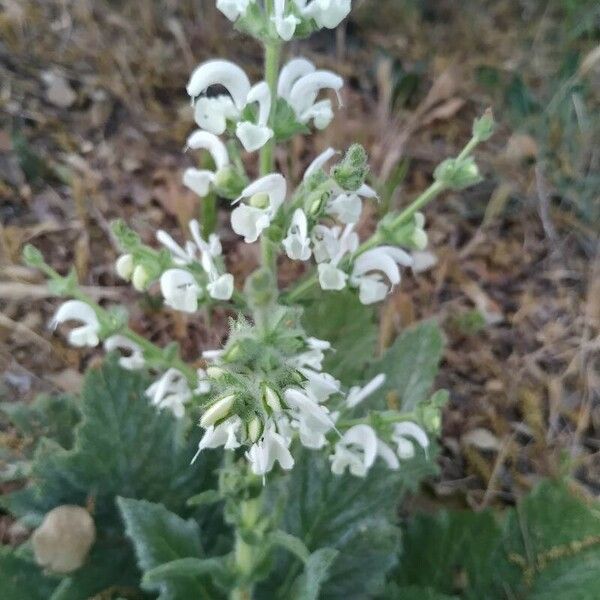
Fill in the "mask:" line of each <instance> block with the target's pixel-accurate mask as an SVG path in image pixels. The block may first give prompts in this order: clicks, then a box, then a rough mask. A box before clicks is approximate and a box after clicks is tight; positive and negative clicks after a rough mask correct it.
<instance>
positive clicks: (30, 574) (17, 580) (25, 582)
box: [0, 547, 56, 600]
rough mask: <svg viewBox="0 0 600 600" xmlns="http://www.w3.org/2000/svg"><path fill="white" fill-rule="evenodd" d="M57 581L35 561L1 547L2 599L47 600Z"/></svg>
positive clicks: (0, 583) (0, 587)
mask: <svg viewBox="0 0 600 600" xmlns="http://www.w3.org/2000/svg"><path fill="white" fill-rule="evenodd" d="M55 587H56V581H53V580H52V579H49V578H47V577H45V576H44V575H43V574H42V571H41V570H40V568H39V567H38V566H37V565H36V564H35V563H33V562H30V561H28V560H26V559H24V558H21V557H19V556H17V555H16V554H15V553H14V552H11V551H10V550H9V549H8V548H5V547H0V598H2V600H24V599H27V600H46V598H50V596H51V595H52V590H53V589H54V588H55Z"/></svg>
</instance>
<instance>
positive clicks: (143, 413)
mask: <svg viewBox="0 0 600 600" xmlns="http://www.w3.org/2000/svg"><path fill="white" fill-rule="evenodd" d="M147 384H148V382H147V381H146V379H145V378H144V377H143V376H142V375H140V374H137V373H132V372H130V371H125V370H123V369H121V368H120V367H119V366H118V365H117V364H116V361H115V360H114V359H111V360H107V361H106V362H105V363H104V364H103V365H102V366H101V367H100V368H98V369H92V370H90V371H88V373H87V375H86V378H85V382H84V387H83V391H82V397H81V401H80V404H81V413H82V421H81V423H80V424H79V426H78V427H77V429H76V433H75V442H74V445H73V447H72V448H71V449H70V450H66V449H64V448H62V447H61V446H60V445H59V444H57V443H56V442H53V441H51V440H48V439H45V438H44V439H42V440H41V442H40V443H39V444H38V447H37V448H36V452H35V455H34V462H33V465H32V482H31V484H30V485H29V486H28V487H27V488H25V489H23V490H20V491H17V492H14V493H13V494H10V495H8V496H5V497H3V498H1V499H0V502H1V503H2V504H3V505H4V506H6V507H7V508H8V509H9V510H10V511H11V512H13V513H14V514H16V515H17V516H19V517H25V519H26V521H27V522H29V523H30V524H32V525H36V524H37V523H38V522H39V521H40V520H41V519H42V518H43V516H44V514H46V513H47V512H48V511H49V510H51V509H52V508H54V507H56V506H59V505H61V504H77V505H80V506H85V505H86V503H87V502H88V501H89V500H93V502H94V507H95V519H96V520H97V521H99V522H101V523H102V522H103V521H106V522H108V523H112V524H113V525H114V524H118V523H119V519H118V515H117V510H116V507H115V497H116V496H117V495H122V496H127V497H132V498H146V499H148V500H152V501H161V502H163V503H164V504H165V505H167V506H168V507H169V508H172V509H174V510H179V509H181V508H183V506H184V503H185V499H186V498H188V497H189V496H191V495H193V494H194V493H197V492H199V491H200V490H202V489H203V488H204V489H206V488H208V487H212V486H210V485H209V484H208V483H207V482H208V480H209V478H210V477H212V473H211V468H210V466H209V464H210V463H208V462H207V461H214V459H215V456H212V457H209V454H208V453H207V454H206V456H201V457H200V460H199V461H197V462H196V463H195V464H194V465H193V466H190V458H191V457H192V456H193V454H194V448H193V445H192V444H189V443H186V442H185V441H184V438H183V434H184V431H183V429H182V427H181V425H180V424H179V423H178V422H177V421H176V420H175V419H174V417H173V416H172V415H170V414H169V413H167V412H165V411H163V412H160V413H158V412H157V411H156V409H155V408H154V407H152V406H151V405H150V404H149V402H148V399H147V398H146V397H145V396H144V390H145V389H146V387H147Z"/></svg>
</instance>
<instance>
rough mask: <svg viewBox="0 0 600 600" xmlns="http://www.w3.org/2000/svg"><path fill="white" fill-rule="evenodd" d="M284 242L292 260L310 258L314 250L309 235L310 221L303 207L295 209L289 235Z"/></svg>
mask: <svg viewBox="0 0 600 600" xmlns="http://www.w3.org/2000/svg"><path fill="white" fill-rule="evenodd" d="M282 243H283V247H284V248H285V252H286V254H287V255H288V257H289V258H291V259H292V260H308V259H309V258H310V256H311V254H312V251H311V249H310V238H309V237H308V223H307V221H306V214H305V213H304V211H303V210H302V209H301V208H297V209H296V210H295V211H294V215H293V216H292V223H291V225H290V228H289V229H288V234H287V237H286V238H285V239H284V240H283V242H282Z"/></svg>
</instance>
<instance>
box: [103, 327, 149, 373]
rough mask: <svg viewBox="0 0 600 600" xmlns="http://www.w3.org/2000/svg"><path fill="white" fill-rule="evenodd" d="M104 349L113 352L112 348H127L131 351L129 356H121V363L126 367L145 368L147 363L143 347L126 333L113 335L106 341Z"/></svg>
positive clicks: (133, 369)
mask: <svg viewBox="0 0 600 600" xmlns="http://www.w3.org/2000/svg"><path fill="white" fill-rule="evenodd" d="M104 349H105V350H106V351H107V352H111V351H112V350H125V351H126V352H129V356H121V358H119V364H120V365H121V367H123V368H124V369H128V370H130V371H135V370H137V369H141V368H143V366H144V364H145V361H144V352H143V350H142V349H141V347H140V346H139V345H138V344H136V343H135V342H134V341H132V340H130V339H129V338H126V337H125V336H124V335H111V336H110V337H109V338H108V339H107V340H105V341H104Z"/></svg>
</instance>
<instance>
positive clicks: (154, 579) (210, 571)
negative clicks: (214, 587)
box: [142, 557, 229, 589]
mask: <svg viewBox="0 0 600 600" xmlns="http://www.w3.org/2000/svg"><path fill="white" fill-rule="evenodd" d="M228 574H229V572H228V570H227V569H226V567H225V560H224V558H222V557H217V558H193V557H189V558H179V559H177V560H173V561H171V562H168V563H164V564H162V565H159V566H158V567H155V568H154V569H150V570H149V571H146V573H145V574H144V577H143V580H142V581H143V583H144V584H145V585H146V586H147V587H148V588H149V589H150V587H151V586H155V585H156V584H160V583H162V582H164V581H169V580H172V579H179V578H184V579H186V578H190V577H192V578H194V577H197V576H206V575H208V576H210V577H211V578H215V579H218V580H224V579H225V578H226V577H227V576H228Z"/></svg>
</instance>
